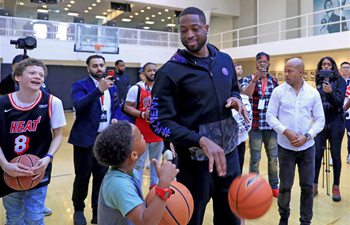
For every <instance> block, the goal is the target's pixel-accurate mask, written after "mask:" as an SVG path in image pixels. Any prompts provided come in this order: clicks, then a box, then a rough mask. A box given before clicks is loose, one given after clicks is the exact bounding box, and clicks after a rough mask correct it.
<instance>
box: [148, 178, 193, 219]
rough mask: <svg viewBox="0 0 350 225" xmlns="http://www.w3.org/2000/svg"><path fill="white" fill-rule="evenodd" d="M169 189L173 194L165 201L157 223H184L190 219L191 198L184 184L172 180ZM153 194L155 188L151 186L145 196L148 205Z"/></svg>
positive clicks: (191, 209)
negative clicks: (160, 217)
mask: <svg viewBox="0 0 350 225" xmlns="http://www.w3.org/2000/svg"><path fill="white" fill-rule="evenodd" d="M170 189H172V190H173V191H174V194H172V195H171V196H170V198H169V199H168V200H167V201H166V206H165V212H164V214H163V216H162V219H161V220H160V222H159V225H185V224H188V222H189V221H190V219H191V216H192V213H193V198H192V195H191V193H190V191H189V190H188V189H187V188H186V186H185V185H183V184H181V183H179V182H177V181H173V182H171V185H170ZM154 195H155V188H152V189H151V190H150V191H149V193H148V195H147V197H146V204H147V205H149V204H150V202H151V201H152V200H153V198H154Z"/></svg>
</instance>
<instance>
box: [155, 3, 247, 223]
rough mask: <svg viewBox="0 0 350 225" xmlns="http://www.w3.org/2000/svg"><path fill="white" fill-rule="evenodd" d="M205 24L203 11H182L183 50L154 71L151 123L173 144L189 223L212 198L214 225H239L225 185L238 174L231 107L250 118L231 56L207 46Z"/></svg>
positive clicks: (201, 214) (200, 220) (198, 220)
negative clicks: (188, 201) (189, 202)
mask: <svg viewBox="0 0 350 225" xmlns="http://www.w3.org/2000/svg"><path fill="white" fill-rule="evenodd" d="M208 28H209V26H208V25H207V24H206V19H205V15H204V13H203V11H202V10H200V9H198V8H195V7H189V8H186V9H184V10H183V11H182V13H181V14H180V16H179V30H180V35H181V41H182V44H183V45H184V46H185V47H186V50H178V51H177V52H176V53H175V54H174V55H173V56H172V58H171V59H170V60H169V61H168V62H167V63H166V64H165V65H164V66H162V67H161V68H160V69H159V70H158V71H157V74H156V80H155V85H154V88H153V89H152V95H153V102H152V106H151V112H150V123H151V125H150V126H151V128H152V130H153V132H154V133H156V134H157V135H159V136H162V137H163V138H165V139H168V140H169V141H171V142H172V143H173V144H174V146H175V150H176V153H177V155H178V168H179V169H180V172H179V174H178V176H177V179H178V181H179V182H181V183H183V184H184V185H186V187H187V188H188V189H189V190H190V191H191V193H192V196H193V199H194V212H193V216H192V218H191V221H190V223H189V224H190V225H200V224H202V223H203V217H204V213H205V208H206V205H207V203H208V202H209V200H210V198H213V210H214V225H222V224H240V221H239V219H238V218H236V217H235V216H234V214H233V213H232V212H231V210H230V207H229V205H228V199H227V196H228V189H229V185H230V184H231V182H232V180H233V179H234V178H235V177H236V176H238V175H240V174H241V171H240V168H239V161H238V154H237V151H236V145H237V132H238V127H237V123H236V122H235V120H234V119H233V117H232V113H231V108H235V109H236V110H237V111H238V112H240V113H243V115H244V116H245V118H246V120H247V121H249V120H248V116H247V114H246V111H245V110H244V107H243V105H242V102H241V100H240V95H239V88H238V84H237V78H236V72H235V69H234V66H233V63H232V59H231V57H230V56H229V55H227V54H225V53H222V52H220V51H219V50H218V49H216V48H215V47H214V46H212V45H209V44H206V42H207V35H208ZM214 166H215V168H216V170H214V169H213V168H214Z"/></svg>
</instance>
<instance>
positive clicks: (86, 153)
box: [68, 55, 123, 225]
mask: <svg viewBox="0 0 350 225" xmlns="http://www.w3.org/2000/svg"><path fill="white" fill-rule="evenodd" d="M86 65H87V71H88V73H89V76H88V77H87V78H85V79H82V80H79V81H76V82H74V83H73V84H72V91H71V97H72V101H73V106H74V108H75V110H76V119H75V121H74V124H73V127H72V130H71V132H70V136H69V140H68V142H69V143H71V144H72V145H73V148H74V155H73V156H74V157H73V159H74V170H75V179H74V184H73V195H72V201H73V206H74V216H73V220H74V224H75V225H85V224H86V219H85V216H84V208H85V204H84V200H85V198H86V197H87V194H88V187H89V180H90V176H91V174H92V175H93V181H92V182H93V185H92V197H91V208H92V220H91V223H92V224H97V203H98V194H99V190H100V185H101V182H102V179H103V177H104V175H105V173H106V172H107V169H108V167H105V166H102V165H100V164H99V163H98V162H97V160H96V158H95V157H94V155H93V153H92V148H93V144H94V142H95V139H96V137H97V135H98V134H99V133H100V132H101V131H102V130H104V129H105V128H107V127H108V126H109V124H110V123H116V122H117V119H121V118H123V116H122V114H121V111H120V106H119V104H118V102H119V101H118V94H117V88H116V86H115V85H114V81H113V79H112V77H110V76H107V77H105V72H106V64H105V59H104V57H103V56H100V55H91V56H89V57H88V58H87V60H86Z"/></svg>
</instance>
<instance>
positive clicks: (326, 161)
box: [322, 124, 331, 195]
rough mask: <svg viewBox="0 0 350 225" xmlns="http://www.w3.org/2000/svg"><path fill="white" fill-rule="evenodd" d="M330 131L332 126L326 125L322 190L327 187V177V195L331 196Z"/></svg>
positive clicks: (323, 147)
mask: <svg viewBox="0 0 350 225" xmlns="http://www.w3.org/2000/svg"><path fill="white" fill-rule="evenodd" d="M329 131H330V124H326V125H325V127H324V142H323V146H322V149H323V150H324V151H323V158H322V188H324V185H325V182H324V180H325V177H326V190H327V195H330V194H329V190H330V184H329V183H330V181H329V176H330V172H331V170H330V165H329V157H330V155H329V154H330V151H331V148H330V143H329Z"/></svg>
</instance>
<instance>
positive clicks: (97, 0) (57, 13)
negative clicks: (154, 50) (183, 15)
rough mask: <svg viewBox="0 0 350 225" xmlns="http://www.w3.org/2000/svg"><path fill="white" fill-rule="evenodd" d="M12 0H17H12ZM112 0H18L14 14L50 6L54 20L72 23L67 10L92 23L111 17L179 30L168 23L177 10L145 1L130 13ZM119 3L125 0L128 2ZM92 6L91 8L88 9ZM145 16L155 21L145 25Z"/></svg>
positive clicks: (29, 13)
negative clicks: (35, 0)
mask: <svg viewBox="0 0 350 225" xmlns="http://www.w3.org/2000/svg"><path fill="white" fill-rule="evenodd" d="M5 1H6V0H5ZM13 2H16V1H15V0H13ZM111 2H118V1H116V0H113V1H110V0H74V1H72V0H59V1H58V4H43V3H41V4H38V3H31V2H30V0H17V3H16V7H15V8H16V10H15V13H14V16H16V17H22V18H33V19H36V18H37V9H48V10H49V20H54V21H62V22H73V17H72V16H68V15H67V14H68V12H76V13H78V14H79V17H84V20H85V23H89V24H103V23H105V22H106V21H108V20H112V21H114V22H116V25H117V26H118V27H128V28H139V29H143V27H145V26H147V27H149V28H150V30H159V31H176V27H169V26H167V24H169V23H175V24H177V18H176V17H175V10H174V9H170V8H168V9H165V8H156V7H154V6H149V5H146V4H142V3H137V4H134V3H132V4H131V7H132V9H131V12H122V11H116V10H111V8H110V7H111ZM119 2H122V3H123V2H125V1H119ZM93 4H95V5H93ZM69 5H70V6H69ZM45 6H46V7H45ZM0 7H1V8H4V0H0ZM44 7H45V8H44ZM89 7H91V8H90V9H89ZM65 8H66V9H65ZM86 10H87V11H86ZM166 10H167V11H166ZM142 11H143V12H142ZM136 14H138V15H136ZM96 16H106V18H108V19H104V20H103V19H96ZM131 17H132V18H131ZM146 17H148V18H149V21H153V22H154V24H153V25H152V24H145V22H146V21H147V19H146ZM123 18H128V19H131V22H123V21H122V19H123Z"/></svg>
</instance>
